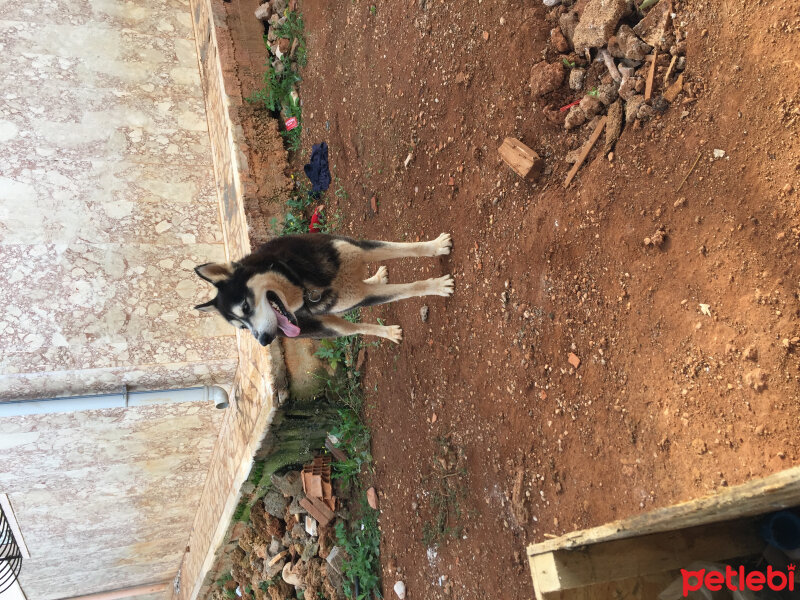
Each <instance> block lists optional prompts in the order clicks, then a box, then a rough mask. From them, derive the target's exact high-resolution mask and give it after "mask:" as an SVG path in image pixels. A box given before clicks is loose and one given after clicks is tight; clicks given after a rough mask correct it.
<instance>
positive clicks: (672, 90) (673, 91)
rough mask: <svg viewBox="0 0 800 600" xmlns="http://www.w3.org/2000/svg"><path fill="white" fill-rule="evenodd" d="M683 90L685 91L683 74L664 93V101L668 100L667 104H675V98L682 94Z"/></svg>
mask: <svg viewBox="0 0 800 600" xmlns="http://www.w3.org/2000/svg"><path fill="white" fill-rule="evenodd" d="M682 90H683V73H681V74H680V75H678V78H677V79H676V80H675V81H673V82H672V85H670V86H669V87H668V88H667V89H666V90H665V91H664V93H663V94H662V96H664V100H666V101H667V102H675V98H677V97H678V94H680V93H681V91H682Z"/></svg>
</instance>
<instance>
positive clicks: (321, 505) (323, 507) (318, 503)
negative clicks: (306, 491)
mask: <svg viewBox="0 0 800 600" xmlns="http://www.w3.org/2000/svg"><path fill="white" fill-rule="evenodd" d="M307 500H308V501H309V502H311V504H312V505H313V506H314V508H315V509H317V511H319V513H320V514H322V515H324V516H325V518H326V519H328V520H329V521H330V520H331V519H333V517H334V516H335V515H334V514H333V511H332V510H331V509H330V507H328V505H327V504H325V502H323V501H322V500H321V499H320V498H307Z"/></svg>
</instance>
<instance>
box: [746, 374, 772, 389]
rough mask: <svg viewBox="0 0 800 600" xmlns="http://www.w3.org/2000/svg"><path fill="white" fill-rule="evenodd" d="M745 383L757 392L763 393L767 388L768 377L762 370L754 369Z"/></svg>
mask: <svg viewBox="0 0 800 600" xmlns="http://www.w3.org/2000/svg"><path fill="white" fill-rule="evenodd" d="M744 382H745V383H746V384H747V385H748V386H750V387H751V388H753V389H754V390H755V391H756V392H761V391H763V390H764V388H766V387H767V377H766V375H765V374H764V371H762V370H761V369H753V370H752V371H750V372H749V373H747V374H746V375H745V376H744Z"/></svg>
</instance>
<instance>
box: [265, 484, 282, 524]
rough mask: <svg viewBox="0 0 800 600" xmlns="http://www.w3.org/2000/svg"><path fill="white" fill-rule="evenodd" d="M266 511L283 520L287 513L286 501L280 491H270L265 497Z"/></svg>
mask: <svg viewBox="0 0 800 600" xmlns="http://www.w3.org/2000/svg"><path fill="white" fill-rule="evenodd" d="M264 509H265V510H266V511H267V512H268V513H269V514H271V515H272V516H273V517H277V518H279V519H282V518H283V517H284V512H285V511H286V499H285V498H284V497H283V494H281V493H280V492H279V491H278V490H270V491H268V492H267V493H266V494H265V495H264Z"/></svg>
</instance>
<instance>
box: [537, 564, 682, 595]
mask: <svg viewBox="0 0 800 600" xmlns="http://www.w3.org/2000/svg"><path fill="white" fill-rule="evenodd" d="M678 577H680V571H665V572H663V573H657V574H655V575H645V576H642V577H634V578H631V579H623V580H620V581H611V582H605V583H597V584H594V585H590V586H587V587H584V588H575V589H573V590H562V591H558V592H551V593H549V594H547V595H546V596H541V598H539V599H537V600H644V599H647V600H650V599H653V600H655V599H657V598H658V594H659V593H660V592H662V591H664V589H665V588H666V587H667V586H668V585H669V584H670V583H672V582H673V581H674V580H675V579H677V578H678Z"/></svg>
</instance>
